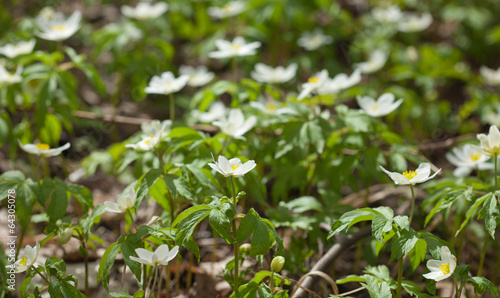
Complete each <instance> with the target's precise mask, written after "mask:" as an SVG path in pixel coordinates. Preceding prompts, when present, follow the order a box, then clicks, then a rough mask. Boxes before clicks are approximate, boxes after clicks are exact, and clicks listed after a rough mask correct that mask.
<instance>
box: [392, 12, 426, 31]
mask: <svg viewBox="0 0 500 298" xmlns="http://www.w3.org/2000/svg"><path fill="white" fill-rule="evenodd" d="M431 24H432V15H431V14H430V13H428V12H426V13H423V14H422V15H421V16H419V15H418V14H416V13H410V12H405V13H404V14H403V17H402V18H401V21H399V23H398V30H399V31H402V32H418V31H424V30H425V29H427V28H428V27H429V26H430V25H431Z"/></svg>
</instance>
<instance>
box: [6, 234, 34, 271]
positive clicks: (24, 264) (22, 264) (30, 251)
mask: <svg viewBox="0 0 500 298" xmlns="http://www.w3.org/2000/svg"><path fill="white" fill-rule="evenodd" d="M39 251H40V243H38V241H37V242H36V246H35V247H31V246H30V245H26V247H25V248H24V257H22V258H21V259H19V260H17V261H16V262H15V263H14V264H12V265H7V266H5V267H7V268H15V270H16V273H21V272H24V271H26V270H28V268H29V267H31V266H33V264H35V262H36V259H37V258H38V252H39Z"/></svg>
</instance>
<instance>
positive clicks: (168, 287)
mask: <svg viewBox="0 0 500 298" xmlns="http://www.w3.org/2000/svg"><path fill="white" fill-rule="evenodd" d="M165 288H166V291H165V297H166V298H169V297H170V263H169V264H167V276H166V277H165Z"/></svg>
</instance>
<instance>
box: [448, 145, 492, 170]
mask: <svg viewBox="0 0 500 298" xmlns="http://www.w3.org/2000/svg"><path fill="white" fill-rule="evenodd" d="M446 158H447V159H448V161H449V162H450V163H452V164H453V165H454V166H456V167H457V168H456V169H455V170H454V171H453V175H455V176H456V177H466V176H468V175H469V174H470V173H471V172H472V170H474V169H477V170H489V169H492V168H493V165H492V164H491V163H486V161H487V160H488V159H490V157H489V156H487V155H485V154H483V151H482V150H481V149H479V148H477V146H472V145H471V144H465V145H464V146H463V147H461V148H457V147H455V148H453V149H452V152H448V153H446Z"/></svg>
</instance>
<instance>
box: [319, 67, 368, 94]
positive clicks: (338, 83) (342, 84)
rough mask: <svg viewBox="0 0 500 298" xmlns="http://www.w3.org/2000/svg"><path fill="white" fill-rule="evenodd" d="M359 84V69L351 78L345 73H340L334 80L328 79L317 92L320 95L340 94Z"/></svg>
mask: <svg viewBox="0 0 500 298" xmlns="http://www.w3.org/2000/svg"><path fill="white" fill-rule="evenodd" d="M359 82H361V71H360V70H359V69H356V70H354V72H353V73H352V74H351V76H350V77H349V76H347V75H346V74H345V73H339V74H337V75H336V76H335V77H334V78H333V79H330V78H328V79H327V80H326V81H325V82H324V83H323V85H321V86H320V87H319V88H318V89H317V92H318V94H338V93H339V92H340V91H342V90H344V89H348V88H350V87H352V86H354V85H356V84H357V83H359Z"/></svg>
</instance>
